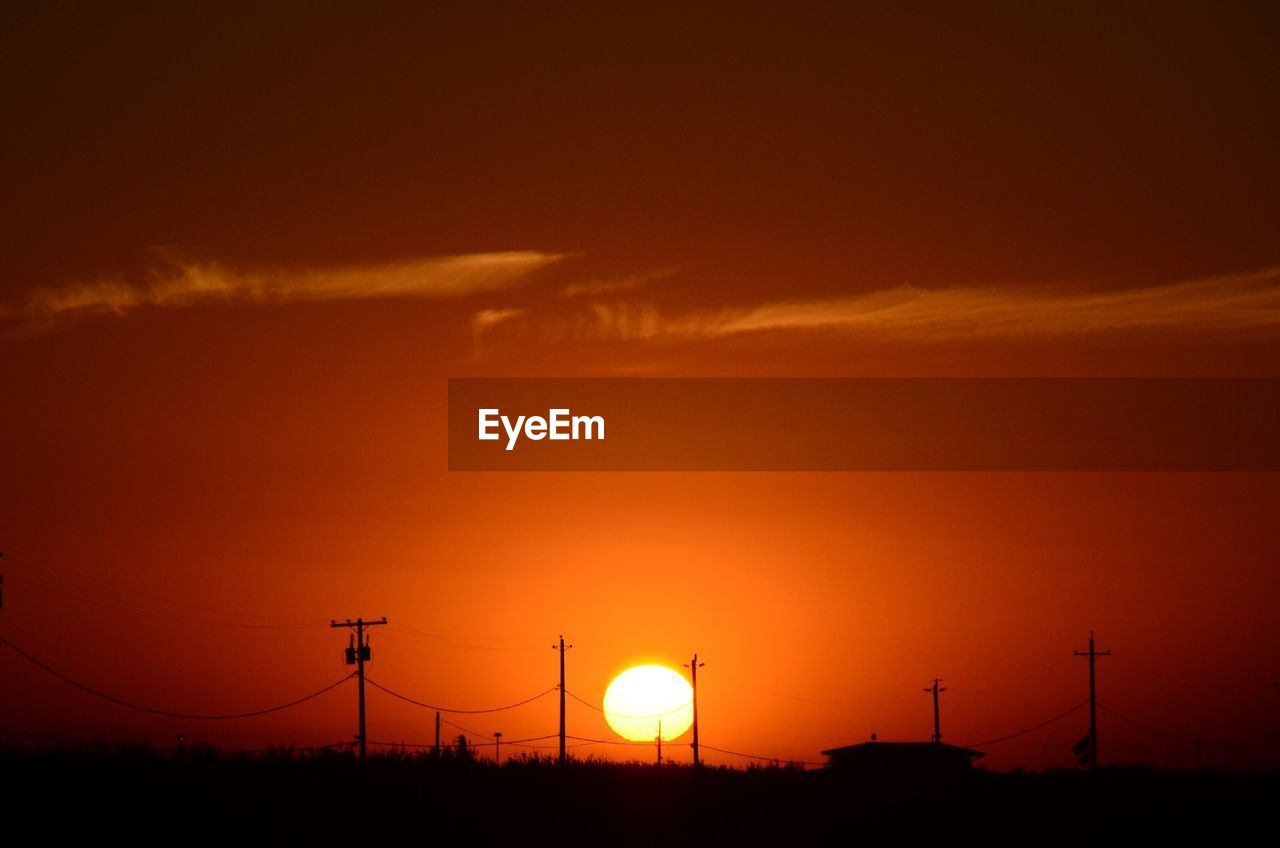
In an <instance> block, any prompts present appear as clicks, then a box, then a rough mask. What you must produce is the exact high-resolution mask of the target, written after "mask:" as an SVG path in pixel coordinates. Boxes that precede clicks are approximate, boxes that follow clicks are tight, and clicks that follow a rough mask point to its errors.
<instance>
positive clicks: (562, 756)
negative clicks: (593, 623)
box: [551, 633, 573, 765]
mask: <svg viewBox="0 0 1280 848" xmlns="http://www.w3.org/2000/svg"><path fill="white" fill-rule="evenodd" d="M572 647H573V645H566V644H565V643H564V634H563V633H562V634H560V644H559V645H552V646H551V648H552V650H559V651H560V759H559V762H560V765H564V764H565V763H566V762H568V759H567V758H566V756H565V746H564V652H565V650H566V649H567V648H572Z"/></svg>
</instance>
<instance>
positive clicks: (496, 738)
mask: <svg viewBox="0 0 1280 848" xmlns="http://www.w3.org/2000/svg"><path fill="white" fill-rule="evenodd" d="M493 761H494V762H495V763H497V764H498V765H502V731H501V730H495V731H493Z"/></svg>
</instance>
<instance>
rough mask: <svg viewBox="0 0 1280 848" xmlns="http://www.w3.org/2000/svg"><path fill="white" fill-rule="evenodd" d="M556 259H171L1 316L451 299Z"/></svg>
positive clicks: (510, 255)
mask: <svg viewBox="0 0 1280 848" xmlns="http://www.w3.org/2000/svg"><path fill="white" fill-rule="evenodd" d="M562 258H564V256H563V254H555V253H542V252H537V251H508V252H500V253H470V254H462V255H458V256H444V257H432V258H425V259H410V260H402V261H398V262H386V263H379V264H368V265H347V266H341V267H335V268H326V269H309V270H307V269H304V270H288V269H266V270H239V269H234V268H230V267H228V266H225V265H222V264H219V263H216V262H173V263H171V264H169V265H168V266H166V267H164V268H161V269H159V270H157V271H156V272H154V273H153V274H152V276H151V277H150V278H149V279H146V280H142V281H130V280H120V279H105V280H99V281H96V282H92V283H84V284H79V285H69V286H65V287H59V288H42V289H37V290H36V291H34V292H33V293H32V294H31V295H30V297H29V298H28V299H27V301H26V303H25V304H23V305H22V306H20V307H17V308H9V314H15V315H16V314H22V315H25V316H26V317H31V318H40V317H55V316H60V315H70V314H91V313H112V314H116V315H124V314H127V313H129V312H131V311H134V310H136V309H139V308H142V307H148V306H150V307H161V308H177V307H189V306H198V305H203V304H225V303H290V302H295V301H330V300H368V299H374V298H384V299H385V298H414V299H433V298H457V297H465V296H468V295H473V294H479V293H482V292H493V291H503V290H507V289H511V288H515V287H517V286H519V285H521V284H523V283H524V282H525V280H526V278H527V277H528V276H529V275H530V274H532V273H533V272H534V271H537V270H539V269H541V268H544V267H546V266H548V265H550V264H552V263H554V262H557V261H559V260H560V259H562ZM3 313H4V307H0V314H3Z"/></svg>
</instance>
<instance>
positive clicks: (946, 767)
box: [822, 740, 986, 780]
mask: <svg viewBox="0 0 1280 848" xmlns="http://www.w3.org/2000/svg"><path fill="white" fill-rule="evenodd" d="M822 753H823V755H824V756H825V757H826V758H827V767H828V768H829V769H831V770H832V771H833V772H839V773H841V774H848V775H850V776H856V777H867V778H876V779H894V780H897V779H909V780H932V779H944V778H952V777H957V776H962V775H965V774H968V773H969V772H970V771H972V770H973V761H974V760H976V759H978V758H979V757H985V756H986V754H984V753H982V752H981V751H974V750H971V749H969V748H961V747H959V746H957V745H946V744H943V743H941V742H878V741H875V740H872V741H871V742H862V743H860V744H857V745H845V746H844V747H842V748H830V749H828V750H826V751H823V752H822Z"/></svg>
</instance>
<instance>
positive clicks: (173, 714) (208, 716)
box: [0, 636, 355, 721]
mask: <svg viewBox="0 0 1280 848" xmlns="http://www.w3.org/2000/svg"><path fill="white" fill-rule="evenodd" d="M0 644H3V645H4V646H5V647H7V648H9V649H10V650H11V651H13V652H14V653H16V654H17V655H18V656H20V657H22V658H23V659H25V660H27V661H28V662H30V663H31V664H33V665H35V666H36V667H37V668H40V669H43V670H44V671H46V672H48V673H49V674H51V675H53V676H54V677H56V678H58V679H59V680H61V681H63V682H64V683H69V684H70V685H72V686H74V687H76V688H77V689H80V690H82V691H84V692H88V693H89V694H90V695H94V696H96V697H98V698H102V699H103V700H105V701H110V702H111V703H113V704H118V705H120V706H122V707H128V708H129V709H132V710H138V711H139V712H144V713H151V714H152V715H159V716H165V717H167V718H183V719H191V720H198V721H225V720H229V719H240V718H253V717H255V716H261V715H267V714H269V713H276V712H280V711H281V710H287V709H289V708H290V707H296V706H298V705H299V704H303V703H306V702H307V701H310V700H312V699H313V698H318V697H320V696H321V695H323V694H325V693H326V692H329V691H331V690H333V689H336V688H337V687H339V686H341V685H342V684H343V683H345V682H347V681H348V680H350V679H351V678H352V677H354V676H355V675H353V674H348V675H346V676H344V677H342V678H341V679H339V680H335V681H334V682H333V683H330V684H329V685H328V686H325V687H324V688H323V689H318V690H316V691H315V692H312V693H310V694H309V695H304V696H302V697H301V698H295V699H294V700H292V701H289V702H288V703H284V704H277V705H276V706H273V707H266V708H264V709H260V710H249V711H247V712H240V713H182V712H177V711H174V710H162V709H157V708H155V707H148V706H144V705H142V704H136V703H134V702H132V701H126V700H125V699H123V698H117V697H116V696H115V695H110V694H107V693H106V692H103V691H102V690H100V689H95V688H93V687H92V686H89V685H88V684H85V683H81V682H80V681H78V680H76V679H74V678H72V677H68V676H67V675H65V674H63V673H62V672H60V671H58V670H57V669H55V668H53V667H52V666H50V665H48V664H46V663H44V662H41V661H40V660H38V659H36V658H35V657H33V656H32V655H31V654H29V653H27V652H26V651H24V650H23V649H22V648H19V647H18V646H17V645H15V644H14V643H12V642H10V641H9V640H8V639H7V638H5V637H4V636H0Z"/></svg>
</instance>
